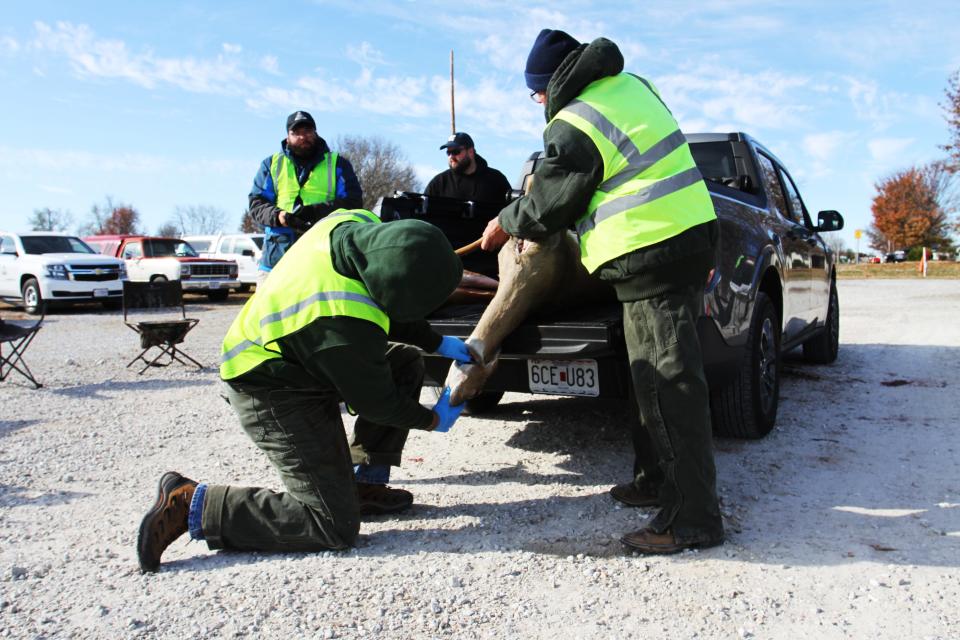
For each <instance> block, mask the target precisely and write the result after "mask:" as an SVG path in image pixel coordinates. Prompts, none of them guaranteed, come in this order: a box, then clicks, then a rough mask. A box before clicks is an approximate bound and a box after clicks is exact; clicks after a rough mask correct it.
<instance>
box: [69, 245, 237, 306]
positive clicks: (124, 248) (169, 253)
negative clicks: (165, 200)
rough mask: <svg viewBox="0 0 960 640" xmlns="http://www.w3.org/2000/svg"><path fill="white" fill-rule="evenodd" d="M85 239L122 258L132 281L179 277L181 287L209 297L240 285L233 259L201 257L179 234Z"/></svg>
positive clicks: (221, 297)
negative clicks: (177, 235)
mask: <svg viewBox="0 0 960 640" xmlns="http://www.w3.org/2000/svg"><path fill="white" fill-rule="evenodd" d="M84 240H85V241H86V242H87V243H88V244H89V245H90V246H92V247H93V248H95V249H96V250H98V251H99V252H100V253H102V254H104V255H108V256H114V257H117V258H122V259H123V260H125V261H126V263H127V274H128V277H129V278H130V280H132V281H134V282H155V281H157V280H180V283H181V286H182V287H183V290H184V291H190V292H194V293H205V294H206V295H207V297H208V298H210V300H226V299H227V296H228V295H229V294H230V289H239V288H240V281H239V280H238V279H237V263H236V262H234V261H233V260H217V259H215V258H201V257H200V256H198V255H197V252H196V251H194V249H193V247H191V246H190V243H188V242H184V241H183V240H181V239H180V238H160V237H152V236H137V235H102V236H89V237H86V238H84Z"/></svg>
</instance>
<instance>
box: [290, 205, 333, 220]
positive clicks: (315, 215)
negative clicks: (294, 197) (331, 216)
mask: <svg viewBox="0 0 960 640" xmlns="http://www.w3.org/2000/svg"><path fill="white" fill-rule="evenodd" d="M328 213H330V205H326V204H305V205H303V206H301V207H300V208H299V209H297V215H298V216H300V218H301V219H302V220H303V221H304V222H306V223H307V224H310V225H312V224H313V223H314V222H316V221H317V220H319V219H320V218H325V217H326V216H327V214H328Z"/></svg>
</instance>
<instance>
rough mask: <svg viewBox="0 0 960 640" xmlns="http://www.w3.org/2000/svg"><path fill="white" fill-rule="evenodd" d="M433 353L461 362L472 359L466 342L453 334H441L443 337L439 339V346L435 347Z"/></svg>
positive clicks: (464, 362) (471, 360)
mask: <svg viewBox="0 0 960 640" xmlns="http://www.w3.org/2000/svg"><path fill="white" fill-rule="evenodd" d="M435 353H438V354H440V355H441V356H443V357H444V358H450V359H451V360H456V361H457V362H459V363H461V364H466V363H468V362H473V361H474V359H473V354H472V353H470V349H468V348H467V343H466V342H464V341H463V340H461V339H460V338H455V337H453V336H443V339H442V340H441V341H440V346H439V347H437V350H436V352H435Z"/></svg>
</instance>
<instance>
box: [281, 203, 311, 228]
mask: <svg viewBox="0 0 960 640" xmlns="http://www.w3.org/2000/svg"><path fill="white" fill-rule="evenodd" d="M303 209H304V207H300V208H299V209H297V210H296V211H294V212H290V213H287V215H286V216H284V219H285V220H286V224H287V226H288V227H290V228H291V229H293V230H294V231H299V232H301V233H303V232H304V231H306V230H307V229H309V228H310V226H311V223H310V222H308V221H307V220H305V219H304V218H303V217H302V216H301V215H300V212H301V211H302V210H303Z"/></svg>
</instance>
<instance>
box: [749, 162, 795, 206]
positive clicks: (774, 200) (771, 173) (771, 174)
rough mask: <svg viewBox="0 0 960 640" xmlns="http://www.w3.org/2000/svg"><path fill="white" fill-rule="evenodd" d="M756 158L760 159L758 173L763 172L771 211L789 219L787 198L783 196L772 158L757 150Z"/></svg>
mask: <svg viewBox="0 0 960 640" xmlns="http://www.w3.org/2000/svg"><path fill="white" fill-rule="evenodd" d="M757 158H758V159H759V160H760V173H761V174H763V184H764V185H766V188H767V193H768V194H769V195H770V209H771V211H776V212H777V213H778V214H780V217H782V218H786V219H787V220H789V219H790V214H789V210H788V209H787V200H786V198H784V197H783V188H782V187H781V186H780V178H779V176H778V175H777V168H776V165H774V164H773V160H771V159H770V158H768V157H767V156H765V155H763V154H762V153H759V152H758V153H757Z"/></svg>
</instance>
